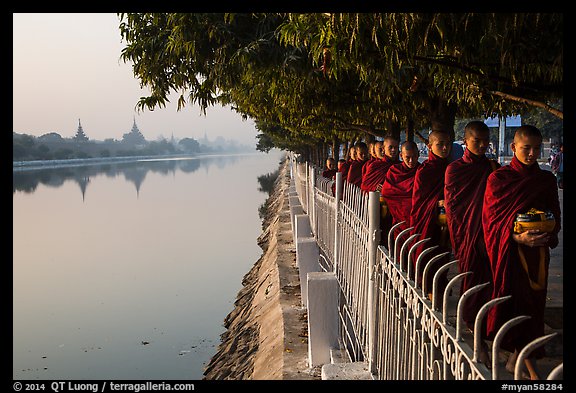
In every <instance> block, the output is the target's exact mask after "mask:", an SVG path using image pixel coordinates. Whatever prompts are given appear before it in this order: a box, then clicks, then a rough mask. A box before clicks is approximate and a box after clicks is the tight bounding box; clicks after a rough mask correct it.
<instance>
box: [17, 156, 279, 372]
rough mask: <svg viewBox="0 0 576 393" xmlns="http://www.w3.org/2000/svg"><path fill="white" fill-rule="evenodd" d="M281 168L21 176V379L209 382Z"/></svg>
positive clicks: (195, 166)
mask: <svg viewBox="0 0 576 393" xmlns="http://www.w3.org/2000/svg"><path fill="white" fill-rule="evenodd" d="M280 159H281V157H280V153H276V154H268V155H264V154H262V153H257V154H252V155H251V154H246V155H242V156H240V155H239V156H227V157H225V156H220V157H202V158H199V159H195V160H183V159H180V160H162V161H159V160H156V161H146V162H142V161H141V162H138V163H130V164H128V163H125V164H120V163H115V164H112V163H111V164H107V165H93V166H84V167H74V168H72V167H67V168H60V169H43V170H33V171H32V170H29V171H16V172H14V173H13V174H14V183H13V185H14V196H13V229H12V233H13V264H12V266H13V274H12V282H13V292H12V293H13V300H12V301H13V370H12V373H13V378H14V379H25V380H30V379H41V380H57V379H87V380H92V379H105V380H109V379H128V380H130V379H136V380H153V379H173V380H178V379H201V378H202V377H203V367H204V365H205V364H206V363H207V362H208V361H209V359H210V357H211V356H212V355H213V354H214V353H216V351H217V345H218V342H219V340H220V335H221V334H222V333H223V331H224V327H223V325H222V323H223V321H224V320H225V317H226V315H228V313H229V312H230V311H232V309H233V307H234V301H235V299H236V296H237V294H238V292H239V291H240V289H241V285H242V277H244V276H245V275H246V273H247V272H248V271H249V270H250V269H251V268H252V266H253V264H254V263H255V261H257V260H258V259H259V258H260V256H261V255H262V250H261V249H260V247H259V246H258V243H257V239H258V237H259V236H260V235H261V231H262V221H261V220H260V219H258V215H257V213H256V211H257V209H258V206H259V205H260V204H262V203H263V202H264V201H265V199H266V194H265V193H264V192H263V190H264V189H265V188H266V187H267V185H265V184H263V183H261V182H257V177H258V176H259V175H262V174H267V173H270V172H271V171H272V170H274V169H277V168H278V164H279V162H280ZM223 167H225V168H223ZM200 168H203V169H204V170H199V169H200ZM220 168H223V169H220ZM192 172H193V173H192ZM204 172H206V173H208V172H209V174H205V173H204ZM261 177H262V179H264V178H266V179H268V177H269V176H268V175H264V176H261ZM259 183H260V184H259ZM264 183H266V182H264ZM268 183H269V182H268ZM80 198H86V199H85V201H84V199H80ZM136 198H138V199H137V200H136ZM134 202H137V203H134ZM143 342H146V343H147V344H143Z"/></svg>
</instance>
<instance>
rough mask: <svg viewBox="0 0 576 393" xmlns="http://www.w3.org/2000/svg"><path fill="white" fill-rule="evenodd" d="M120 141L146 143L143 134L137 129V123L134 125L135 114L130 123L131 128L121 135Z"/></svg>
mask: <svg viewBox="0 0 576 393" xmlns="http://www.w3.org/2000/svg"><path fill="white" fill-rule="evenodd" d="M122 141H123V142H126V143H130V144H133V145H143V144H145V143H146V139H145V138H144V135H142V133H141V132H140V130H139V129H138V125H136V116H134V123H132V130H130V132H127V133H126V134H124V135H123V136H122Z"/></svg>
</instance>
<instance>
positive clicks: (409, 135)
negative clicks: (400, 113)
mask: <svg viewBox="0 0 576 393" xmlns="http://www.w3.org/2000/svg"><path fill="white" fill-rule="evenodd" d="M406 140H407V141H410V142H414V121H413V120H412V119H408V123H407V124H406Z"/></svg>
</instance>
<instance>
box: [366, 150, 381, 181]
mask: <svg viewBox="0 0 576 393" xmlns="http://www.w3.org/2000/svg"><path fill="white" fill-rule="evenodd" d="M378 143H379V142H377V141H374V142H369V143H368V154H369V157H368V160H366V162H365V163H364V166H363V167H362V178H364V173H366V169H368V166H370V164H372V162H373V161H374V160H377V159H378V155H377V154H376V148H377V146H376V145H377V144H378ZM380 146H381V143H380Z"/></svg>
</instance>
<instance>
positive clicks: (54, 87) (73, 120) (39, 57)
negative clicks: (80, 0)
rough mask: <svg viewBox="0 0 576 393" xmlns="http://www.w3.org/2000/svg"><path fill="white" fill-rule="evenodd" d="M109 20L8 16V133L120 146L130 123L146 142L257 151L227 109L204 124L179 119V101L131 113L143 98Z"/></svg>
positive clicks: (187, 116)
mask: <svg viewBox="0 0 576 393" xmlns="http://www.w3.org/2000/svg"><path fill="white" fill-rule="evenodd" d="M119 24H120V20H119V18H118V16H117V15H116V14H114V13H46V14H45V13H40V14H35V13H15V14H13V132H16V133H19V134H28V135H34V136H41V135H44V134H47V133H50V132H56V133H58V134H60V135H61V136H62V137H64V138H68V137H72V136H74V135H75V134H76V131H77V130H78V120H79V119H80V121H81V124H82V128H83V130H84V132H85V134H86V135H87V136H88V138H90V139H93V140H105V139H109V138H112V139H117V140H120V139H122V135H123V134H125V133H127V132H130V130H131V129H132V125H133V123H134V120H135V121H136V124H137V126H138V128H139V130H140V132H141V133H142V134H143V135H144V137H145V138H146V140H149V141H154V140H157V139H158V138H159V137H164V138H167V139H170V138H171V137H172V136H174V138H176V139H182V138H186V137H188V138H194V139H202V138H204V135H206V136H207V137H208V139H209V140H210V141H213V140H215V139H216V138H217V137H218V136H222V137H223V138H224V139H226V140H236V141H237V142H239V143H241V144H248V145H255V144H256V134H257V131H256V129H255V127H254V122H253V121H252V120H250V119H249V120H246V121H244V120H242V118H241V117H240V115H238V114H237V113H235V112H234V111H232V110H231V109H230V108H229V107H224V108H223V107H220V106H217V107H211V108H208V109H207V110H206V115H205V116H204V115H203V114H202V113H201V111H200V108H199V107H198V106H195V105H189V104H187V105H186V107H185V108H183V109H181V110H180V111H177V109H176V108H177V106H176V99H177V94H173V95H171V96H170V101H171V102H170V103H168V104H167V105H166V107H165V108H156V109H155V110H154V111H149V110H147V109H146V110H144V111H141V112H140V113H138V112H137V110H136V109H135V107H136V103H137V102H138V99H139V98H140V97H142V96H147V95H148V91H149V90H148V89H141V88H140V81H139V80H138V79H136V78H135V77H134V75H133V73H132V64H131V63H130V64H126V63H124V62H123V61H122V60H120V54H121V51H122V49H123V48H124V46H125V42H122V39H121V36H120V30H119V28H118V26H119Z"/></svg>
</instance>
